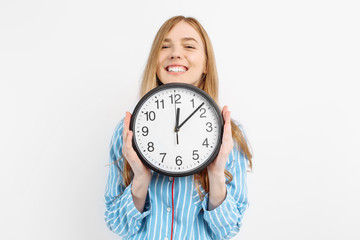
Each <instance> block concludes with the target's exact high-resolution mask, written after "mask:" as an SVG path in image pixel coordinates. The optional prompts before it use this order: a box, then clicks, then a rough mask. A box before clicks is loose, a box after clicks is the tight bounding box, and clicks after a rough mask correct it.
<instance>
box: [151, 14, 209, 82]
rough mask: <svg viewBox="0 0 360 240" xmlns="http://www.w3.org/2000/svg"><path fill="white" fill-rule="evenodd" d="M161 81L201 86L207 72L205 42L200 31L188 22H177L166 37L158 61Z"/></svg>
mask: <svg viewBox="0 0 360 240" xmlns="http://www.w3.org/2000/svg"><path fill="white" fill-rule="evenodd" d="M156 73H157V76H158V77H159V79H161V82H162V83H164V84H166V83H172V82H182V83H188V84H192V85H195V86H199V83H200V81H201V80H202V79H201V77H202V76H204V75H205V74H206V56H205V49H204V44H203V42H202V41H201V37H200V35H199V33H198V32H197V31H196V30H195V29H194V28H193V27H192V26H191V25H190V24H188V23H186V22H184V21H182V22H179V23H178V24H176V25H175V26H174V27H173V29H171V31H170V32H169V33H168V34H167V36H166V38H165V39H164V42H163V45H162V47H161V51H160V53H159V58H158V63H157V70H156Z"/></svg>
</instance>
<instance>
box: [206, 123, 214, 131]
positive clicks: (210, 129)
mask: <svg viewBox="0 0 360 240" xmlns="http://www.w3.org/2000/svg"><path fill="white" fill-rule="evenodd" d="M206 126H207V127H208V128H206V131H207V132H212V130H213V127H212V123H211V122H207V123H206Z"/></svg>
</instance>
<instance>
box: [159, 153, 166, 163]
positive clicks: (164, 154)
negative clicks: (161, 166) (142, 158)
mask: <svg viewBox="0 0 360 240" xmlns="http://www.w3.org/2000/svg"><path fill="white" fill-rule="evenodd" d="M160 155H163V157H162V159H161V162H162V163H163V162H164V159H165V156H166V153H160Z"/></svg>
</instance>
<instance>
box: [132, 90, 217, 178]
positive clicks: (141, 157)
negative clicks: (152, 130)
mask: <svg viewBox="0 0 360 240" xmlns="http://www.w3.org/2000/svg"><path fill="white" fill-rule="evenodd" d="M167 88H169V89H170V88H187V89H189V90H191V91H194V92H196V93H198V94H199V95H201V96H202V97H204V98H205V99H206V100H207V101H208V102H209V103H210V104H211V105H212V106H213V107H214V109H215V112H216V113H217V115H218V116H217V120H218V124H219V127H220V129H219V130H220V134H219V136H218V141H217V143H218V144H217V145H216V146H215V148H214V151H213V153H212V154H211V155H210V157H209V158H208V159H207V160H206V161H205V162H203V163H202V164H201V165H199V166H198V167H196V168H195V169H192V170H191V171H188V172H182V173H174V172H169V171H166V170H162V169H159V168H157V166H156V165H154V164H152V163H151V162H149V161H148V160H147V159H146V157H145V156H144V155H143V154H142V152H141V151H140V150H139V148H138V146H137V143H136V137H135V134H133V139H132V145H133V148H134V150H135V152H136V153H137V155H138V157H139V158H140V160H141V161H142V162H143V163H144V164H145V165H146V166H147V167H149V168H150V169H152V170H154V171H155V172H157V173H160V174H163V175H166V176H171V177H185V176H189V175H192V174H195V173H198V172H200V171H201V170H203V169H204V168H206V167H207V166H208V165H209V164H210V163H211V162H212V161H213V160H214V159H215V158H216V156H217V155H218V153H219V151H220V147H221V143H222V135H223V128H224V120H223V117H222V114H221V111H220V108H219V107H218V105H217V104H216V102H215V101H214V99H212V97H210V95H208V94H207V93H206V92H205V91H203V90H201V89H200V88H198V87H195V86H193V85H190V84H186V83H168V84H164V85H160V86H158V87H156V88H154V89H152V90H150V91H149V92H148V93H146V94H145V95H144V96H143V97H142V98H141V99H140V101H139V102H138V103H137V104H136V106H135V109H134V111H133V114H132V116H131V119H130V128H129V129H130V130H131V131H133V129H134V126H135V120H136V117H137V115H138V113H139V110H140V108H141V107H142V105H143V104H144V102H146V101H147V100H148V99H149V98H151V96H152V95H154V94H156V93H157V92H159V91H162V90H164V89H167Z"/></svg>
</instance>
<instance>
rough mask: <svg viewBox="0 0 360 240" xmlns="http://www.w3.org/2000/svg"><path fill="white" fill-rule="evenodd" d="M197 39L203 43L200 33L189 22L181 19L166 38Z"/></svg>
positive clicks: (176, 39)
mask: <svg viewBox="0 0 360 240" xmlns="http://www.w3.org/2000/svg"><path fill="white" fill-rule="evenodd" d="M191 38H193V39H195V40H196V41H197V42H198V43H200V44H202V39H201V37H200V34H199V33H198V32H197V31H196V30H195V29H194V28H193V27H192V26H191V25H190V24H188V23H186V22H185V21H181V22H179V23H177V24H176V25H175V26H174V27H173V28H172V29H171V30H170V32H168V34H167V35H166V36H165V39H167V40H171V41H178V40H187V39H191Z"/></svg>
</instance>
